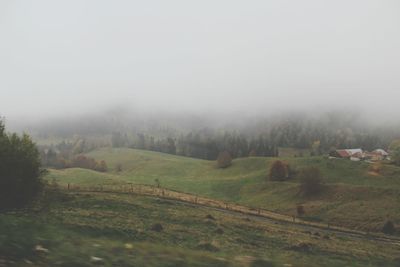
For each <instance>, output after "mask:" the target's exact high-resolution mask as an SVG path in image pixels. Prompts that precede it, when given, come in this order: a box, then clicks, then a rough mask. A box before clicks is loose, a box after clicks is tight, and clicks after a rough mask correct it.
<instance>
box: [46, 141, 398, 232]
mask: <svg viewBox="0 0 400 267" xmlns="http://www.w3.org/2000/svg"><path fill="white" fill-rule="evenodd" d="M87 155H88V156H90V157H93V158H95V159H97V160H105V161H106V162H107V164H108V167H109V171H108V172H107V173H99V172H95V171H91V170H84V169H66V170H51V171H50V174H49V175H48V177H47V178H48V179H49V180H52V179H55V180H56V181H57V182H58V183H60V184H63V185H66V184H68V183H71V184H74V185H82V186H91V185H100V184H116V185H117V184H124V183H138V184H151V185H154V184H155V180H156V179H158V180H159V181H160V183H161V186H162V187H165V188H169V189H175V190H180V191H184V192H188V193H193V194H198V195H202V196H207V197H212V198H216V199H221V200H225V201H232V202H237V203H241V204H245V205H248V206H253V207H262V208H265V209H269V210H273V211H277V212H281V213H285V214H290V215H291V214H295V208H296V205H297V204H302V205H304V207H305V210H306V215H305V216H306V218H308V219H310V220H316V221H323V222H329V223H331V224H335V225H339V226H345V227H350V228H353V229H359V230H366V231H380V229H381V228H382V225H383V224H384V222H385V221H386V220H388V219H390V220H393V221H394V222H395V223H397V224H400V214H399V212H398V211H399V210H400V201H399V200H400V194H399V193H398V192H399V190H400V168H398V167H395V166H391V165H387V164H383V165H382V166H380V167H379V172H376V171H371V164H369V163H366V162H351V161H349V160H342V159H328V158H326V157H286V158H280V159H281V160H284V161H286V162H288V163H289V164H290V166H291V168H292V169H300V168H302V167H304V166H311V165H313V166H318V167H319V168H320V169H321V171H322V173H323V175H324V178H325V184H326V185H325V189H324V192H322V193H321V194H319V195H317V196H314V197H312V198H306V197H303V196H301V195H300V194H299V182H298V181H297V180H296V179H293V180H289V181H286V182H272V181H269V180H268V179H267V173H268V169H269V166H270V164H271V163H272V162H273V161H274V160H276V158H263V157H250V158H241V159H236V160H234V161H233V164H232V166H230V167H229V168H226V169H217V168H216V167H215V162H212V161H206V160H199V159H193V158H186V157H180V156H173V155H168V154H163V153H157V152H150V151H143V150H135V149H127V148H120V149H115V148H104V149H98V150H95V151H93V152H91V153H88V154H87ZM117 165H119V166H121V169H122V171H120V172H117V171H116V167H117Z"/></svg>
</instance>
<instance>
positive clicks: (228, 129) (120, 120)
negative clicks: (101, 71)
mask: <svg viewBox="0 0 400 267" xmlns="http://www.w3.org/2000/svg"><path fill="white" fill-rule="evenodd" d="M399 128H400V127H397V126H393V124H392V126H391V127H388V126H385V125H383V124H381V125H379V124H377V123H371V122H370V121H368V120H366V119H365V118H363V117H362V116H360V115H357V114H354V113H346V112H329V113H323V114H319V115H314V114H306V113H302V114H283V115H279V116H278V115H275V116H269V117H267V116H265V117H261V116H260V117H256V118H251V119H250V118H245V117H242V118H240V117H234V116H231V117H229V116H228V117H225V118H221V117H201V116H189V115H188V116H180V117H179V116H171V117H168V116H167V115H163V116H155V115H153V116H148V115H146V116H145V115H140V116H133V115H131V116H128V115H126V114H115V113H112V114H104V115H102V116H100V115H92V116H91V117H90V116H88V117H81V118H79V119H69V120H58V121H47V122H42V123H41V124H37V125H33V126H32V125H31V126H30V127H29V128H28V131H29V132H30V133H31V134H32V135H33V136H34V138H35V140H36V141H38V144H39V148H40V151H41V155H42V161H43V163H44V165H45V166H53V167H65V166H74V165H79V164H85V163H79V162H80V159H81V158H77V156H78V155H80V154H82V153H86V152H89V151H91V150H93V149H96V148H99V147H129V148H137V149H145V150H151V151H159V152H163V153H169V154H174V155H181V156H187V157H194V158H200V159H208V160H215V159H216V158H217V156H218V154H219V153H220V152H221V151H227V152H229V154H230V155H231V156H232V158H238V157H247V156H266V157H268V156H279V149H280V148H295V149H298V150H299V151H304V152H299V154H298V155H297V156H303V155H304V154H303V153H307V155H321V154H325V153H328V152H329V151H330V150H332V149H336V148H362V149H364V150H373V149H376V148H384V149H387V148H388V146H389V144H390V143H391V142H392V140H394V139H398V138H399V137H400V136H399V133H400V131H399V130H398V129H399ZM36 129H40V130H36ZM85 160H86V162H87V159H85ZM74 162H75V163H76V162H78V163H76V164H74ZM89 165H91V166H95V167H93V169H105V167H104V166H102V167H100V166H101V163H93V162H92V163H91V164H89ZM103 165H104V164H103Z"/></svg>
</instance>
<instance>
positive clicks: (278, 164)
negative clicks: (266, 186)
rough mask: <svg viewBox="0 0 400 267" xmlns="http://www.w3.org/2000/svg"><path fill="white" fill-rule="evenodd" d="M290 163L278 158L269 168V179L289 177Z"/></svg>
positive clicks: (277, 179) (282, 179) (275, 179)
mask: <svg viewBox="0 0 400 267" xmlns="http://www.w3.org/2000/svg"><path fill="white" fill-rule="evenodd" d="M288 166H289V165H288V164H286V163H284V162H282V161H280V160H276V161H274V162H273V163H272V165H271V168H270V169H269V179H270V180H271V181H284V180H287V179H288V178H289V171H288Z"/></svg>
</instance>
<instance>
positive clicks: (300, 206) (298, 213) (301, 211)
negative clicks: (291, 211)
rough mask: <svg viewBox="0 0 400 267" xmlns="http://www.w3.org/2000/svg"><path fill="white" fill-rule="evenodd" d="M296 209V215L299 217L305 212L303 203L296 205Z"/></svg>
mask: <svg viewBox="0 0 400 267" xmlns="http://www.w3.org/2000/svg"><path fill="white" fill-rule="evenodd" d="M296 211H297V216H299V217H301V216H303V215H304V214H305V213H306V211H305V209H304V206H303V205H297V207H296Z"/></svg>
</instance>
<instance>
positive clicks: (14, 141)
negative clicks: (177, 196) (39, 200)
mask: <svg viewBox="0 0 400 267" xmlns="http://www.w3.org/2000/svg"><path fill="white" fill-rule="evenodd" d="M41 174H42V171H41V167H40V157H39V152H38V150H37V148H36V146H35V144H34V143H33V142H32V140H31V139H30V137H29V136H28V135H26V134H24V135H23V136H21V137H20V136H18V135H16V134H6V133H5V127H4V124H3V123H2V122H1V121H0V209H8V208H16V207H22V206H24V205H26V204H28V203H29V202H30V201H32V200H33V199H34V198H35V197H36V196H37V195H38V193H39V192H40V191H41V189H42V185H43V184H42V180H41V178H40V177H41Z"/></svg>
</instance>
